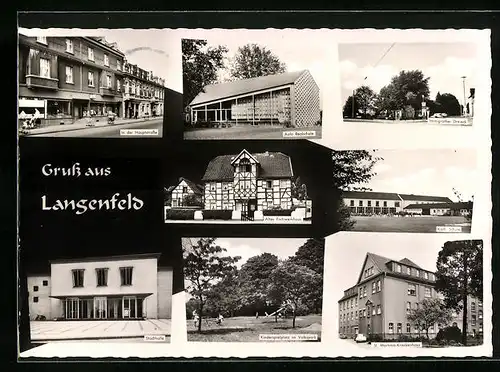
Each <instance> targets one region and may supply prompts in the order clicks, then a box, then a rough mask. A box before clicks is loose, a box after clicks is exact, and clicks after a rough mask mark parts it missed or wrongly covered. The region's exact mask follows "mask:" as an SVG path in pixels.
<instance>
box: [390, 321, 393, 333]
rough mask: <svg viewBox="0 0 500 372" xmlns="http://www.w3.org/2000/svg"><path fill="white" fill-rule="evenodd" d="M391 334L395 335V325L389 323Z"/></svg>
mask: <svg viewBox="0 0 500 372" xmlns="http://www.w3.org/2000/svg"><path fill="white" fill-rule="evenodd" d="M389 333H394V323H389Z"/></svg>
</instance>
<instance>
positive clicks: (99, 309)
mask: <svg viewBox="0 0 500 372" xmlns="http://www.w3.org/2000/svg"><path fill="white" fill-rule="evenodd" d="M107 307H108V306H107V298H106V297H94V318H95V319H106V318H107V317H108V309H107Z"/></svg>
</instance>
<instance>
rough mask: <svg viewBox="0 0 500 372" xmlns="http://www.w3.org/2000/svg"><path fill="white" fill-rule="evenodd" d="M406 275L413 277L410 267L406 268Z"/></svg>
mask: <svg viewBox="0 0 500 372" xmlns="http://www.w3.org/2000/svg"><path fill="white" fill-rule="evenodd" d="M406 274H408V275H411V268H410V267H407V268H406Z"/></svg>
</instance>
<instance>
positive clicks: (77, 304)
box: [63, 296, 145, 320]
mask: <svg viewBox="0 0 500 372" xmlns="http://www.w3.org/2000/svg"><path fill="white" fill-rule="evenodd" d="M144 301H145V300H144V298H138V297H137V296H123V297H104V296H100V297H87V298H78V297H70V298H66V299H64V300H63V308H64V318H65V319H82V320H85V319H138V318H143V317H144V316H145V314H144V312H143V308H144V306H143V303H144Z"/></svg>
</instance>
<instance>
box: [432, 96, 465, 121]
mask: <svg viewBox="0 0 500 372" xmlns="http://www.w3.org/2000/svg"><path fill="white" fill-rule="evenodd" d="M436 104H437V105H438V106H439V108H440V112H444V113H445V114H447V115H448V116H460V115H461V111H460V103H459V102H458V99H457V97H455V96H454V95H453V94H451V93H443V94H440V93H438V94H437V95H436Z"/></svg>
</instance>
